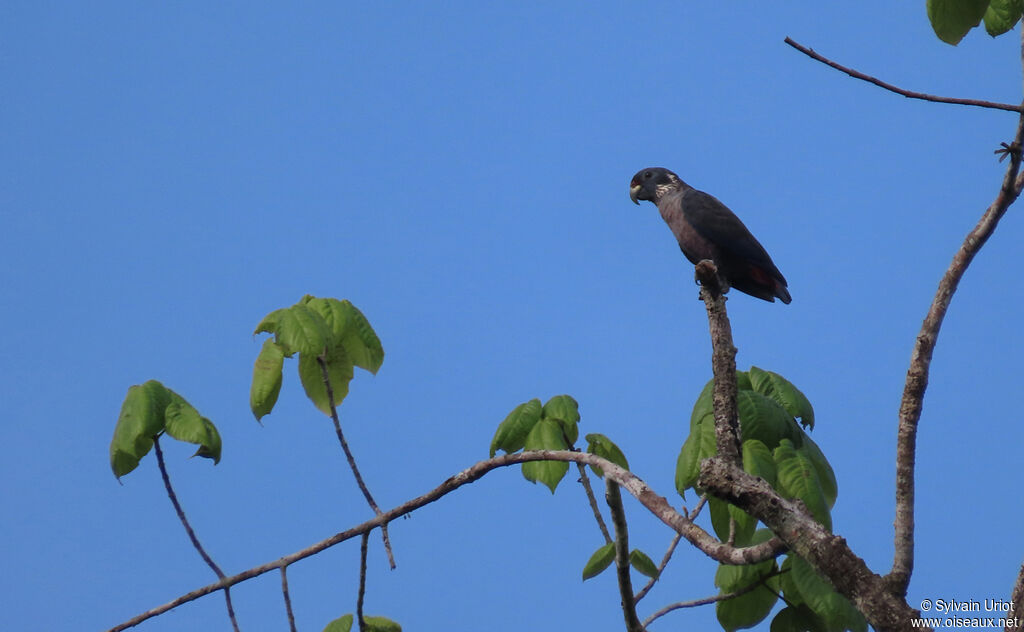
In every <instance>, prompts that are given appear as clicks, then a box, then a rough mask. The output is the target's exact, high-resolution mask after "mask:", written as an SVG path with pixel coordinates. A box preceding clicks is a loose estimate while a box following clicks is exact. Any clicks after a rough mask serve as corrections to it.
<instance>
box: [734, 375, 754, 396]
mask: <svg viewBox="0 0 1024 632" xmlns="http://www.w3.org/2000/svg"><path fill="white" fill-rule="evenodd" d="M736 390H738V391H752V390H754V386H753V385H752V384H751V383H750V374H749V373H748V372H747V371H736Z"/></svg>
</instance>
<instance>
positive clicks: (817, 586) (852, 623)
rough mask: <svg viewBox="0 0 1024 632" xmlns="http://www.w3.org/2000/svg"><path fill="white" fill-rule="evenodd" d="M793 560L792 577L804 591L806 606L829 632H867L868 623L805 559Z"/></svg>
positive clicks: (801, 590) (801, 593) (802, 592)
mask: <svg viewBox="0 0 1024 632" xmlns="http://www.w3.org/2000/svg"><path fill="white" fill-rule="evenodd" d="M790 558H791V559H792V560H793V562H792V566H791V570H790V573H789V574H790V575H792V576H793V578H792V579H793V584H794V585H795V586H796V588H797V589H798V590H799V591H800V595H801V597H802V598H803V600H804V603H806V604H807V606H808V607H809V608H810V609H811V610H812V611H813V612H814V613H815V614H816V615H818V616H819V617H820V618H821V619H822V621H823V622H824V623H825V627H826V628H827V629H829V630H853V631H854V632H866V631H867V622H866V621H865V620H864V617H863V615H861V614H860V613H859V612H858V611H857V609H856V608H854V607H853V605H852V604H851V603H850V602H849V600H848V599H846V597H843V596H842V595H840V594H839V593H837V592H836V591H835V589H834V588H832V584H830V583H828V582H827V581H826V580H825V579H824V578H823V577H821V576H820V575H819V574H818V572H817V571H815V570H814V567H812V566H811V565H810V564H809V563H808V562H807V561H806V560H804V559H803V558H801V557H799V556H796V555H792V554H791V555H790Z"/></svg>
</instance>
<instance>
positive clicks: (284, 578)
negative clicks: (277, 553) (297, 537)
mask: <svg viewBox="0 0 1024 632" xmlns="http://www.w3.org/2000/svg"><path fill="white" fill-rule="evenodd" d="M281 592H282V593H284V609H285V610H286V611H287V612H288V629H289V630H291V632H296V629H295V613H294V612H292V598H291V597H290V596H289V595H288V567H287V566H282V567H281Z"/></svg>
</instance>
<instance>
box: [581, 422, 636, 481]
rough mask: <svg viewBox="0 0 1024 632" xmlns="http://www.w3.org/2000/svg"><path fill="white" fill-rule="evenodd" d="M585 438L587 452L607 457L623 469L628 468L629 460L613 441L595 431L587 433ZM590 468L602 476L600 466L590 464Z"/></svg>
mask: <svg viewBox="0 0 1024 632" xmlns="http://www.w3.org/2000/svg"><path fill="white" fill-rule="evenodd" d="M585 439H586V440H587V452H589V453H590V454H596V455H597V456H599V457H601V458H604V459H608V460H609V461H611V462H612V463H614V464H615V465H618V466H619V467H621V468H622V469H624V470H628V469H629V461H627V460H626V455H625V454H623V453H622V450H620V449H619V446H617V445H615V442H614V441H612V440H611V439H609V438H608V437H606V436H604V435H603V434H600V433H597V432H595V433H592V434H588V435H587V436H586V437H585ZM591 469H592V470H594V473H595V474H597V475H598V476H601V477H603V476H604V472H603V471H602V470H601V468H599V467H596V466H591Z"/></svg>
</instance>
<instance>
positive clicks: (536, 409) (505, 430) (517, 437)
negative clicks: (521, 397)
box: [491, 399, 541, 456]
mask: <svg viewBox="0 0 1024 632" xmlns="http://www.w3.org/2000/svg"><path fill="white" fill-rule="evenodd" d="M540 414H541V405H540V400H539V399H531V400H530V401H528V402H524V403H522V404H519V405H518V406H516V407H515V408H513V409H512V412H510V413H509V414H508V416H507V417H505V421H503V422H501V423H500V424H498V429H497V430H496V431H495V432H494V438H493V439H491V456H494V454H495V453H496V452H497V451H498V450H504V451H505V453H506V454H512V453H513V452H518V451H520V450H522V449H523V446H524V445H525V444H526V436H527V435H528V434H530V431H531V430H533V426H534V424H536V423H537V422H538V421H539V420H540Z"/></svg>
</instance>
